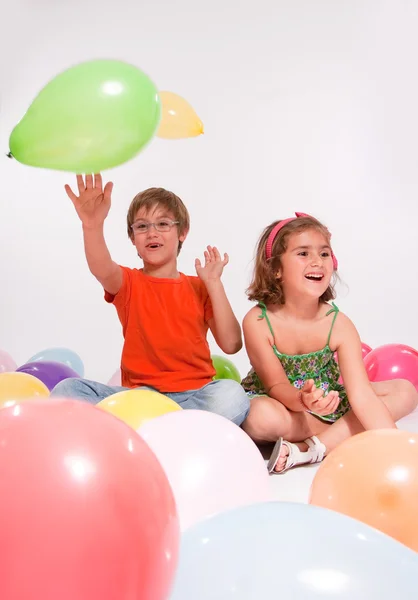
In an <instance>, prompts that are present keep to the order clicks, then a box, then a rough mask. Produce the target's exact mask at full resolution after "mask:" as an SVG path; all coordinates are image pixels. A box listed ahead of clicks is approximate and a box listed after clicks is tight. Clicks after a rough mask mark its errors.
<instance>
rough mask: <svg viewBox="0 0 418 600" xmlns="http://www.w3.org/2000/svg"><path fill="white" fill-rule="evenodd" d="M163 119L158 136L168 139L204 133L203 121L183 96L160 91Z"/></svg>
mask: <svg viewBox="0 0 418 600" xmlns="http://www.w3.org/2000/svg"><path fill="white" fill-rule="evenodd" d="M160 100H161V121H160V125H159V129H158V130H157V136H158V137H160V138H164V139H166V140H178V139H181V138H189V137H197V136H198V135H201V134H202V133H203V123H202V121H201V120H200V119H199V117H198V116H197V114H196V113H195V111H194V110H193V108H192V107H191V106H190V104H189V103H188V102H187V101H186V100H185V99H184V98H182V97H181V96H178V95H177V94H174V93H173V92H160Z"/></svg>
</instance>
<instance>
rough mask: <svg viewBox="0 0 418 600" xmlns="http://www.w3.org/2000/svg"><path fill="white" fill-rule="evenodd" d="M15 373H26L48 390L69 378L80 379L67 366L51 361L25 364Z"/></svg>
mask: <svg viewBox="0 0 418 600" xmlns="http://www.w3.org/2000/svg"><path fill="white" fill-rule="evenodd" d="M16 371H17V372H18V373H27V374H28V375H33V376H34V377H36V378H37V379H40V381H42V383H44V384H45V385H46V387H47V388H48V389H49V390H52V389H53V388H54V387H55V386H56V385H57V383H59V382H60V381H62V380H63V379H68V378H69V377H77V378H78V379H79V378H80V376H79V374H78V373H76V372H75V371H74V370H73V369H71V367H69V366H68V365H64V364H63V363H59V362H54V361H52V360H44V361H39V362H30V363H26V364H24V365H22V366H21V367H19V368H18V369H16Z"/></svg>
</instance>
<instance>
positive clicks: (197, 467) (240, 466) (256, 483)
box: [138, 410, 272, 531]
mask: <svg viewBox="0 0 418 600" xmlns="http://www.w3.org/2000/svg"><path fill="white" fill-rule="evenodd" d="M138 433H139V434H140V435H141V437H142V438H143V439H144V440H145V441H146V442H147V444H148V445H149V446H150V447H151V449H152V450H153V451H154V453H155V454H156V456H157V458H158V459H159V461H160V463H161V465H162V467H163V469H164V471H165V473H166V475H167V478H168V480H169V482H170V484H171V488H172V490H173V493H174V498H175V501H176V504H177V510H178V513H179V518H180V528H181V530H182V531H184V530H185V529H187V528H188V527H190V526H191V525H193V524H194V523H196V522H198V521H201V520H203V519H205V518H206V517H209V516H210V515H213V514H215V513H218V512H221V511H225V510H228V509H231V508H235V507H237V506H243V505H248V504H252V503H255V502H267V501H269V500H271V499H272V498H271V492H270V482H269V475H268V473H267V469H266V465H265V462H264V459H263V458H262V456H261V453H260V451H259V449H258V448H257V446H256V445H255V444H254V442H253V441H252V440H251V438H250V437H249V436H248V435H247V434H246V433H245V432H244V431H243V430H242V429H240V428H239V427H238V426H237V425H235V424H234V423H231V422H230V421H228V420H227V419H225V418H224V417H221V416H219V415H216V414H214V413H210V412H205V411H201V410H182V411H179V412H173V413H169V414H166V415H163V416H161V417H157V418H156V419H152V420H151V421H147V422H146V423H144V425H142V426H141V427H140V428H139V429H138Z"/></svg>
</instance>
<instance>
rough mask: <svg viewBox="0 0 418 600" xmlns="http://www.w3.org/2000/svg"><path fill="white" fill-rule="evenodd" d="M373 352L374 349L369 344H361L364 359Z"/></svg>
mask: <svg viewBox="0 0 418 600" xmlns="http://www.w3.org/2000/svg"><path fill="white" fill-rule="evenodd" d="M372 350H373V348H371V347H370V346H368V345H367V344H365V343H364V342H362V343H361V353H362V355H363V359H364V358H365V357H366V356H367V355H368V354H369V353H370V352H371V351H372Z"/></svg>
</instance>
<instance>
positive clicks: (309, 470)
mask: <svg viewBox="0 0 418 600" xmlns="http://www.w3.org/2000/svg"><path fill="white" fill-rule="evenodd" d="M398 427H399V429H403V430H405V431H411V432H414V433H418V408H417V409H416V410H415V411H414V412H413V413H411V414H410V415H408V416H407V417H404V418H403V419H401V420H400V421H398ZM318 468H319V465H307V466H304V467H298V468H295V469H290V470H289V471H287V472H286V473H284V474H283V475H271V476H270V482H271V486H272V490H273V498H274V500H281V501H286V502H302V503H307V502H308V497H309V489H310V487H311V483H312V480H313V478H314V476H315V473H316V471H317V469H318Z"/></svg>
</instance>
